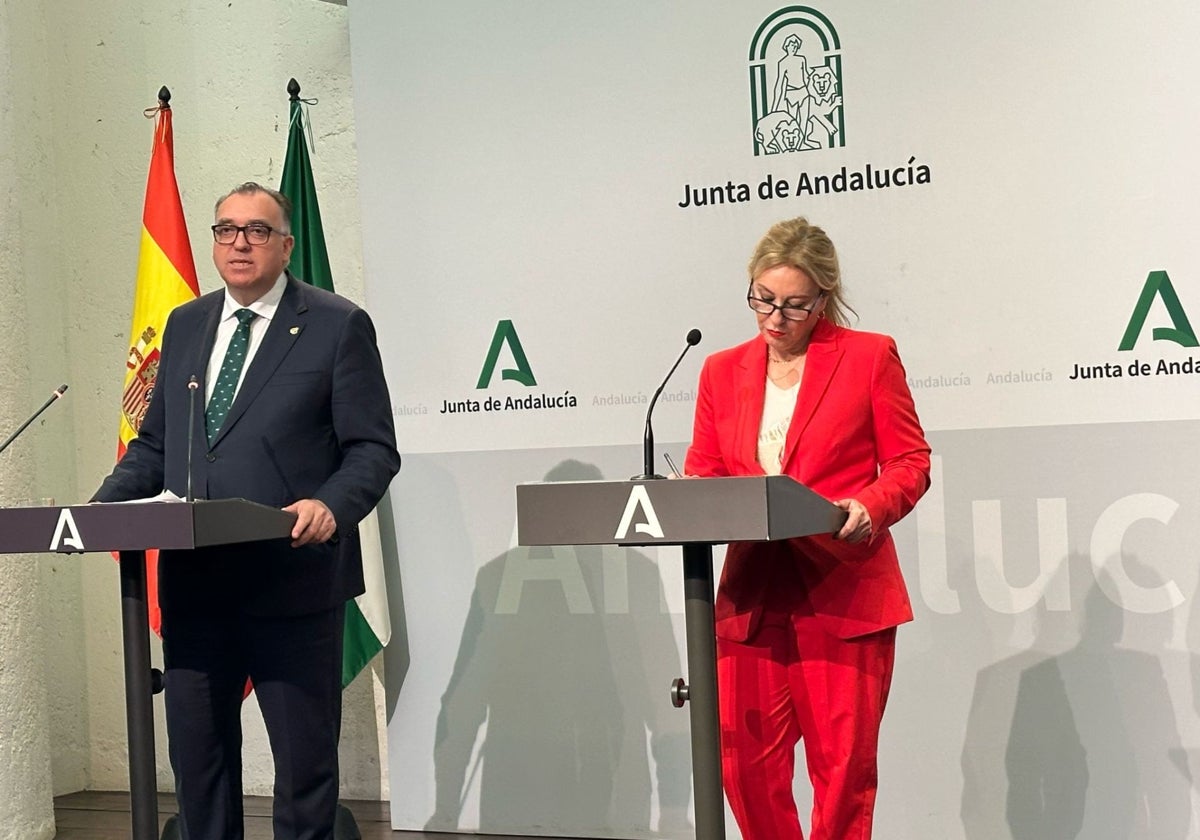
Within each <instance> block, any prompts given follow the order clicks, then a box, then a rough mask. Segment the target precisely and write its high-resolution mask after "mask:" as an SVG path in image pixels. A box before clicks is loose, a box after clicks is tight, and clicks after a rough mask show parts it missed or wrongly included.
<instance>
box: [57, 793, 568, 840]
mask: <svg viewBox="0 0 1200 840" xmlns="http://www.w3.org/2000/svg"><path fill="white" fill-rule="evenodd" d="M342 804H343V805H345V806H346V807H347V808H349V809H350V811H351V813H353V814H354V819H355V821H356V822H357V823H358V828H359V831H360V832H361V833H362V838H363V840H454V839H455V838H457V839H458V840H463V838H468V837H469V838H472V840H533V838H521V837H514V836H512V835H505V836H504V837H503V838H502V837H500V836H499V835H494V834H472V835H465V834H443V833H440V832H428V831H392V828H391V820H390V818H389V815H388V804H387V803H386V802H368V801H362V800H346V801H343V803H342ZM158 813H159V824H160V825H162V824H163V823H165V822H166V821H167V818H168V817H169V816H170V815H171V814H173V813H175V799H174V797H172V796H171V795H170V794H165V793H162V794H159V796H158ZM245 815H246V820H245V822H246V840H272V837H271V799H270V797H266V796H247V797H246V804H245ZM54 819H55V822H56V823H57V825H58V833H57V834H55V835H54V836H55V840H128V838H129V831H130V823H129V794H128V793H123V792H111V791H81V792H79V793H69V794H67V795H66V796H59V797H56V798H55V800H54ZM538 840H546V838H538Z"/></svg>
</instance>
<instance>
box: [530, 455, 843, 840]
mask: <svg viewBox="0 0 1200 840" xmlns="http://www.w3.org/2000/svg"><path fill="white" fill-rule="evenodd" d="M845 520H846V513H845V511H843V510H841V509H840V508H838V507H837V506H836V505H834V504H833V503H832V502H830V501H828V500H827V499H824V498H822V497H821V496H819V495H817V494H816V493H814V492H813V491H812V490H810V489H808V488H807V487H805V486H804V485H803V484H800V483H798V482H796V481H794V480H793V479H791V478H789V477H787V476H752V477H743V478H688V479H680V480H674V481H668V480H661V481H565V482H544V483H536V484H520V485H518V486H517V542H519V543H520V544H521V545H525V546H534V545H625V546H646V545H680V546H682V547H683V589H684V624H685V629H686V634H687V660H688V673H689V679H688V681H687V682H686V683H685V682H684V681H683V680H676V684H675V686H674V688H673V691H672V699H673V700H674V701H675V705H676V706H682V705H683V703H684V702H687V703H688V704H689V713H690V719H691V733H692V790H693V792H694V794H695V802H696V836H697V837H698V838H702V840H717V839H718V838H723V837H724V836H725V804H724V798H723V794H722V791H721V730H720V725H719V723H718V720H717V651H716V636H715V634H714V630H713V624H714V621H713V565H712V547H713V545H714V544H717V543H727V542H734V541H743V540H747V541H753V540H780V539H787V538H789V537H803V536H808V535H810V534H830V533H833V532H835V531H836V530H838V529H839V528H840V527H841V526H842V523H843V522H845Z"/></svg>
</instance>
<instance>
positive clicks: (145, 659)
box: [0, 499, 296, 840]
mask: <svg viewBox="0 0 1200 840" xmlns="http://www.w3.org/2000/svg"><path fill="white" fill-rule="evenodd" d="M295 521H296V516H295V514H292V513H285V512H284V511H282V510H279V509H278V508H272V507H267V506H265V505H260V504H256V503H255V502H248V501H246V500H245V499H220V500H215V501H195V502H147V503H126V504H92V505H78V506H73V507H25V508H0V554H39V553H52V554H53V553H58V554H77V553H82V552H85V551H117V552H120V579H121V623H122V628H121V638H122V644H123V647H124V654H125V719H126V726H127V728H128V733H129V794H130V816H131V820H132V823H133V834H132V837H133V838H134V840H158V785H157V779H156V776H155V756H154V709H153V705H152V702H151V700H152V697H153V695H154V694H155V693H157V691H160V690H161V689H162V682H161V674H158V673H157V672H152V671H151V668H150V624H149V611H148V604H147V600H146V549H149V548H158V549H189V548H203V547H205V546H213V545H224V544H227V543H238V542H250V541H253V540H266V539H280V538H285V537H289V536H290V535H291V532H292V526H293V524H294V523H295Z"/></svg>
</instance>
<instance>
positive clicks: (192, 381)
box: [188, 373, 200, 391]
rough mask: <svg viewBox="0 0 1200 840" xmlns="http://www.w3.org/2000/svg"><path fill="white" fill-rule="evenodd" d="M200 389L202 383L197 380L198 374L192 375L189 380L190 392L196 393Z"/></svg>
mask: <svg viewBox="0 0 1200 840" xmlns="http://www.w3.org/2000/svg"><path fill="white" fill-rule="evenodd" d="M199 387H200V382H199V380H197V379H196V374H194V373H193V374H192V375H191V377H190V378H189V379H188V390H189V391H195V390H196V389H197V388H199Z"/></svg>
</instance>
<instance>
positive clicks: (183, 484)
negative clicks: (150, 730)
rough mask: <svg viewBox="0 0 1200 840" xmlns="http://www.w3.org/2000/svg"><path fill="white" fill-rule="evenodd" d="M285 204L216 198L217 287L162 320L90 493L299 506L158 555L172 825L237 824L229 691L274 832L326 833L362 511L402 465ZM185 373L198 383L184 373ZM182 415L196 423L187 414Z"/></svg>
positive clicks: (215, 837)
mask: <svg viewBox="0 0 1200 840" xmlns="http://www.w3.org/2000/svg"><path fill="white" fill-rule="evenodd" d="M290 215H291V204H290V202H289V201H288V199H287V198H286V197H284V196H283V195H281V194H280V193H278V192H276V191H274V190H271V189H267V188H265V187H262V186H259V185H258V184H254V183H247V184H242V185H241V186H239V187H237V188H236V189H235V190H233V192H231V193H230V194H228V195H226V196H225V197H223V198H222V199H221V200H220V201H218V202H217V206H216V224H215V225H213V239H214V243H213V262H214V263H215V264H216V267H217V271H218V273H219V274H220V275H221V279H222V280H224V282H225V288H224V289H223V290H222V291H218V292H213V293H211V294H207V295H204V296H203V297H200V298H198V299H197V300H195V301H191V302H189V303H186V304H184V305H182V306H179V307H178V308H176V309H175V310H174V311H173V312H172V313H171V315H170V317H169V318H168V320H167V325H166V328H165V331H164V334H163V344H162V356H161V358H160V364H159V369H158V376H157V380H156V385H155V392H154V396H153V398H152V399H151V401H150V405H149V408H148V409H147V412H146V416H145V418H144V419H143V421H142V426H141V429H140V432H139V436H138V437H137V438H136V439H135V440H134V441H132V442H131V443H130V445H129V448H128V451H127V452H126V454H125V457H124V458H123V459H122V460H121V461H120V463H119V464H117V466H116V468H115V469H114V470H113V472H112V474H111V475H109V477H108V478H107V479H105V481H104V483H103V484H102V485H101V487H100V489H99V491H97V493H96V495H95V497H94V498H95V500H96V501H106V502H107V501H120V500H125V499H134V498H141V497H147V496H153V495H155V494H157V493H159V492H160V491H162V490H164V489H166V490H170V491H173V492H174V493H176V494H177V495H180V496H183V495H185V493H186V492H187V489H188V469H189V467H188V461H189V459H188V446H189V439H190V442H191V447H192V457H191V462H192V467H191V471H192V476H191V483H192V493H193V496H194V497H196V498H200V499H221V498H233V497H238V498H245V499H249V500H251V501H254V502H259V503H261V504H265V505H271V506H274V507H280V508H283V509H284V510H287V511H291V512H293V513H295V514H296V523H295V527H294V528H293V529H292V533H291V540H290V544H289V541H288V540H287V539H281V540H271V541H260V542H255V543H246V544H242V545H234V546H221V547H216V548H206V549H196V550H195V551H164V552H162V555H161V557H160V559H159V601H160V603H161V606H162V616H163V622H162V633H163V651H164V657H165V661H166V674H167V679H166V683H167V688H166V711H167V735H168V740H169V743H170V755H171V766H172V768H173V769H174V772H175V781H176V791H177V796H178V799H179V806H180V824H181V826H180V827H181V830H182V834H183V837H184V838H185V840H231V838H233V840H240V838H241V837H242V836H243V829H242V779H241V768H242V765H241V737H242V733H241V716H240V713H241V701H242V698H243V693H244V688H245V684H246V681H247V679H249V680H250V681H251V682H252V683H253V685H254V689H255V693H256V694H257V697H258V702H259V706H260V708H261V709H262V714H263V720H264V722H265V723H266V729H267V735H268V737H269V739H270V742H271V752H272V754H273V756H274V760H275V802H274V823H275V837H276V838H280V840H282V839H283V838H289V840H290V839H291V838H296V840H300V838H305V840H308V838H312V839H313V840H316V839H317V838H330V837H332V836H333V823H334V813H335V810H336V804H337V795H338V760H337V744H338V735H339V730H340V726H341V681H340V676H341V658H342V622H343V620H344V611H345V602H346V601H347V600H348V599H350V598H353V597H354V596H356V595H358V594H360V593H361V592H362V591H363V576H362V559H361V554H360V550H359V542H358V533H357V526H358V523H359V521H360V520H361V519H362V518H363V517H365V516H366V515H367V514H368V513H369V512H370V511H371V510H372V509H373V508H374V506H375V505H376V503H378V501H379V499H380V497H381V496H382V495H383V493H384V491H385V490H386V489H387V486H388V483H389V482H390V481H391V479H392V476H394V475H395V474H396V471H397V470H398V469H399V467H400V456H399V454H398V453H397V451H396V440H395V430H394V425H393V422H392V412H391V401H390V399H389V397H388V390H387V384H386V382H385V381H384V377H383V368H382V365H381V362H380V358H379V351H378V349H377V348H376V344H375V331H374V327H373V326H372V324H371V320H370V318H369V317H368V316H367V314H366V313H365V312H364V311H363V310H361V309H359V308H358V307H357V306H355V305H354V304H352V303H350V302H349V301H347V300H345V299H343V298H340V297H338V296H336V295H334V294H331V293H328V292H324V291H321V290H319V289H315V288H312V287H310V286H306V285H304V284H302V283H300V282H298V281H297V280H296V279H295V278H293V277H291V276H290V275H288V274H287V272H286V270H285V269H286V266H287V264H288V259H289V257H290V255H291V251H292V246H293V244H294V239H293V238H292V236H291V235H290ZM193 378H194V381H195V382H196V386H195V388H196V390H199V388H200V387H203V389H204V390H203V391H202V392H201V393H200V394H197V396H198V397H199V398H198V399H195V400H192V399H191V394H190V392H189V381H192V380H193ZM189 424H191V427H192V428H194V434H192V433H191V432H190V431H189Z"/></svg>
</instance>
